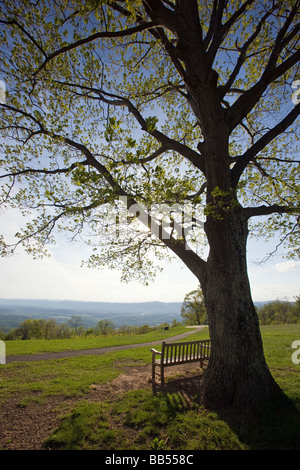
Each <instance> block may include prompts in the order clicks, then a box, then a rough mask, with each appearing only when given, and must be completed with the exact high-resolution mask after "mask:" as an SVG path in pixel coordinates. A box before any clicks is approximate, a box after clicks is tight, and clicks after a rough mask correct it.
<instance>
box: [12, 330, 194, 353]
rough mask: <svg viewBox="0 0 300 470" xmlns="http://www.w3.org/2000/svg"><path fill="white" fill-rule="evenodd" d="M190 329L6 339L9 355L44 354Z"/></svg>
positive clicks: (134, 341)
mask: <svg viewBox="0 0 300 470" xmlns="http://www.w3.org/2000/svg"><path fill="white" fill-rule="evenodd" d="M186 331H188V330H187V329H186V328H185V327H184V326H177V327H174V328H170V329H169V330H166V331H165V330H162V329H158V330H154V331H151V332H149V333H145V334H139V335H134V334H132V335H120V336H117V335H112V336H97V337H88V336H85V337H77V338H70V339H31V340H24V341H23V340H13V341H5V345H6V354H7V356H19V355H26V354H42V353H47V352H60V351H72V350H81V349H93V348H105V347H109V346H119V345H126V344H140V343H147V342H150V341H159V340H163V339H164V338H169V337H170V336H175V335H178V334H181V333H184V332H186Z"/></svg>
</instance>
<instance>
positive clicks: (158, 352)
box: [151, 348, 161, 354]
mask: <svg viewBox="0 0 300 470" xmlns="http://www.w3.org/2000/svg"><path fill="white" fill-rule="evenodd" d="M151 351H152V352H153V354H161V351H156V349H154V348H152V349H151Z"/></svg>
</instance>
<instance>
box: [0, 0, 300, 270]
mask: <svg viewBox="0 0 300 470" xmlns="http://www.w3.org/2000/svg"><path fill="white" fill-rule="evenodd" d="M187 3H188V4H189V5H188V7H187ZM298 7H299V4H298V1H285V2H274V1H267V2H258V1H253V0H247V1H244V2H242V1H230V2H228V1H210V2H201V1H198V2H196V1H194V0H192V1H190V2H186V1H179V2H178V1H177V2H175V1H174V2H173V1H157V0H155V1H154V0H153V1H141V0H138V1H125V0H124V1H109V0H95V1H94V0H89V1H87V2H85V4H82V2H77V1H67V0H60V1H59V2H48V1H45V0H42V1H39V2H37V3H36V4H33V3H32V2H30V1H25V2H23V1H22V2H21V1H15V2H8V1H2V2H1V20H0V23H1V25H2V33H1V37H0V40H1V54H2V64H1V72H0V73H1V77H2V78H3V79H4V82H5V85H6V99H5V102H3V100H2V102H1V105H0V106H1V122H0V128H1V135H2V147H1V154H2V156H1V168H2V170H1V179H2V182H3V185H2V189H3V193H2V201H3V202H2V204H3V205H4V206H8V205H9V206H13V207H21V209H22V211H24V212H23V213H24V214H28V213H32V214H33V218H32V219H29V222H28V224H27V226H26V227H24V228H23V229H22V230H20V232H19V233H18V234H17V236H18V239H19V241H17V242H16V243H14V242H13V243H9V242H6V243H5V242H4V240H2V253H3V254H5V253H7V252H10V251H11V250H14V248H15V246H16V245H17V244H18V243H22V244H23V245H25V246H26V247H27V249H28V251H29V252H34V254H37V253H39V252H40V251H41V250H43V249H44V248H45V246H46V245H47V243H49V242H51V241H53V239H54V238H53V233H54V228H56V229H58V230H63V231H67V232H68V233H69V237H70V238H71V239H72V240H74V239H76V238H77V239H80V240H84V241H85V242H86V243H89V244H91V245H92V246H93V249H94V251H93V253H92V256H91V258H90V264H91V265H99V264H101V263H105V264H106V265H107V264H110V265H111V266H113V267H119V260H118V258H119V256H120V255H121V256H122V260H123V263H124V264H123V265H124V266H125V269H124V277H125V278H128V276H136V275H137V273H138V272H144V274H146V276H147V277H149V276H150V274H151V272H152V269H151V267H149V264H150V265H151V266H152V264H153V256H152V255H150V256H148V253H149V250H151V251H152V252H154V254H155V257H156V258H157V257H158V256H159V255H160V254H161V253H162V249H163V248H165V247H167V248H170V249H171V251H172V252H175V253H176V254H179V256H180V254H181V250H182V247H183V246H186V243H187V242H188V243H189V247H190V248H192V250H191V253H190V256H192V253H194V252H195V253H197V254H201V253H203V251H201V250H200V251H199V247H201V246H203V245H204V243H205V239H204V238H205V236H204V232H203V230H202V229H203V223H202V221H204V220H205V217H206V216H207V215H208V214H213V215H214V216H215V217H221V216H220V214H219V210H220V208H221V209H222V210H223V211H224V210H225V211H226V210H227V211H228V210H230V207H232V206H233V205H234V204H235V203H236V199H235V196H234V195H233V193H235V192H236V193H237V196H238V197H237V200H238V202H239V203H240V204H243V205H244V207H245V211H246V214H247V217H249V218H250V217H254V216H258V215H263V216H266V217H265V218H264V224H262V223H261V222H260V223H259V224H258V225H256V226H255V225H253V228H254V233H259V234H260V235H264V236H265V237H269V236H272V234H273V233H274V230H275V229H278V230H279V232H280V243H284V244H286V245H287V247H288V248H290V247H293V249H292V250H290V252H289V253H290V256H297V255H298V254H299V250H298V247H296V249H295V237H297V236H298V235H299V224H298V219H297V217H298V213H299V186H298V184H299V183H298V180H297V176H299V162H300V161H299V159H297V157H296V151H297V148H296V139H295V135H296V132H297V127H296V124H297V121H296V118H297V116H298V114H299V107H300V104H299V102H298V101H299V99H298V94H297V93H298V91H299V90H298V91H297V86H299V84H298V85H297V83H298V82H297V80H296V79H297V71H298V61H299V58H300V56H299V49H298V48H297V45H298V37H299V23H297V13H298ZM189 21H190V26H191V31H192V30H193V28H194V29H195V31H196V26H197V27H198V26H199V28H198V30H197V34H198V36H197V37H195V38H194V39H195V45H197V47H196V48H195V50H193V49H192V48H191V47H190V45H189V44H188V40H185V38H184V34H183V32H184V30H185V28H186V26H187V23H188V22H189ZM195 34H196V33H195ZM196 68H198V69H199V70H200V71H201V74H202V75H203V76H202V78H203V83H207V85H206V86H207V87H208V88H207V89H209V86H213V88H214V96H213V97H212V99H213V100H215V101H216V100H217V103H215V104H214V106H216V107H217V108H218V111H219V112H220V113H221V114H222V116H225V117H226V122H227V124H228V128H229V141H228V157H227V166H228V168H229V169H230V175H231V183H230V185H229V186H228V185H227V187H226V188H225V187H224V188H223V187H220V186H218V185H216V184H215V183H211V182H210V181H209V180H210V178H209V169H208V164H207V159H208V156H207V155H206V149H205V144H206V140H207V139H208V133H209V130H210V129H209V126H210V125H211V119H212V117H211V116H210V117H209V116H207V111H204V109H203V112H202V110H201V109H197V105H196V97H195V96H193V94H192V93H195V90H194V88H195V87H193V84H192V81H193V80H195V77H193V71H194V70H196ZM195 76H196V74H195ZM202 86H203V85H202ZM292 86H294V87H296V88H295V89H293V88H292ZM211 103H212V102H211ZM198 107H199V106H198ZM212 107H213V105H212ZM203 108H204V107H203ZM205 113H206V114H205ZM208 190H209V191H210V193H211V194H212V198H211V200H209V202H208V201H207V197H206V196H207V191H208ZM120 201H121V202H120ZM122 201H123V202H124V201H125V204H126V205H127V207H130V206H131V207H134V211H133V212H134V213H133V215H132V217H129V218H126V215H125V219H124V218H123V220H125V221H126V222H127V225H126V224H125V226H126V230H125V228H124V225H123V226H122V225H121V224H119V223H118V222H119V219H121V216H120V212H121V214H124V213H123V212H122V208H123V207H124V206H123V204H122ZM165 205H167V207H168V209H167V210H166V209H165ZM175 205H176V208H177V210H175V211H173V212H170V209H169V207H170V206H173V207H174V206H175ZM183 205H184V209H185V216H186V220H187V221H188V222H189V223H188V226H190V221H191V220H192V221H193V222H195V221H196V222H198V223H197V224H195V223H194V225H193V230H187V229H186V230H181V232H180V230H177V231H176V230H175V229H174V222H176V217H177V220H178V221H179V223H181V222H182V218H181V213H180V210H178V207H181V208H182V207H183ZM140 208H142V211H141V210H139V209H140ZM144 209H145V211H144ZM142 212H143V213H144V216H145V217H146V221H147V222H148V225H149V226H150V224H151V223H152V233H154V235H153V234H151V233H149V230H148V228H146V229H144V230H142V231H141V230H140V224H138V225H137V224H136V219H137V215H138V216H140V219H141V218H142V215H141V214H142ZM282 214H285V216H284V217H283V216H282ZM162 219H163V221H164V223H161V221H162ZM27 220H28V219H27ZM144 220H145V218H144V219H143V221H144ZM199 220H200V223H199ZM163 225H165V227H169V230H167V232H166V231H164V230H163V229H164V226H163ZM196 225H197V226H199V229H201V236H200V232H199V230H198V231H197V230H196ZM182 226H184V225H182ZM159 230H160V231H159ZM162 230H163V233H164V234H165V236H164V240H163V242H162V241H161V239H162V236H161V233H162ZM182 232H183V233H182ZM116 234H117V235H118V236H116ZM157 234H158V235H159V234H160V236H157ZM33 240H34V243H33ZM195 242H196V243H195ZM296 243H297V242H296ZM167 251H168V253H170V250H167ZM132 253H134V256H132ZM147 259H148V262H149V264H148V265H147V263H146V260H147ZM126 260H127V263H125V261H126ZM145 266H147V267H146V268H145ZM143 269H144V271H143Z"/></svg>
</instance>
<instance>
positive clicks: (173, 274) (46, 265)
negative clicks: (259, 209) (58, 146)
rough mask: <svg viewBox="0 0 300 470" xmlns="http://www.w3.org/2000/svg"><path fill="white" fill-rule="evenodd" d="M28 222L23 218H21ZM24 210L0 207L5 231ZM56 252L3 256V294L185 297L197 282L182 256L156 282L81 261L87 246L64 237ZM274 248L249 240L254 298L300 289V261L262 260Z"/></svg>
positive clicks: (283, 296) (287, 296) (290, 296)
mask: <svg viewBox="0 0 300 470" xmlns="http://www.w3.org/2000/svg"><path fill="white" fill-rule="evenodd" d="M22 225H23V224H22ZM19 228H20V216H19V215H18V214H16V213H15V212H7V213H3V212H2V213H0V232H1V233H15V232H16V231H17V230H18V229H19ZM49 248H50V252H51V255H52V256H51V258H45V259H42V260H34V259H33V258H32V257H31V256H30V255H28V254H26V253H25V252H24V251H22V250H21V249H19V251H18V252H17V254H16V255H14V256H12V257H7V258H0V280H1V282H0V298H9V299H16V298H19V299H20V298H22V299H25V298H27V299H29V298H30V299H32V298H35V299H59V300H62V299H68V300H84V301H99V302H148V301H161V302H182V301H183V300H184V296H185V295H186V294H187V293H188V292H190V291H192V290H194V289H196V288H197V286H198V281H197V279H196V278H195V276H194V275H193V274H192V273H191V272H190V271H189V270H188V269H187V268H185V267H184V265H183V263H182V262H181V261H180V260H175V261H174V262H172V263H169V262H168V263H167V262H166V263H165V264H164V265H163V267H164V270H163V272H162V273H159V274H158V275H157V278H156V280H155V281H154V282H150V283H149V285H148V286H144V285H143V284H140V283H138V282H130V283H128V284H125V283H122V282H120V277H121V273H120V272H119V271H116V270H115V271H112V270H109V269H104V270H96V269H90V268H83V267H81V266H80V264H81V260H82V259H83V258H84V257H85V255H86V254H87V253H86V249H85V248H84V247H80V246H79V245H78V244H71V243H69V242H67V241H65V240H64V239H63V238H59V240H58V242H57V244H56V245H51V246H50V247H49ZM272 248H274V245H272V246H269V245H267V244H266V243H264V242H263V241H259V242H258V241H256V240H251V239H250V240H249V242H248V274H249V278H250V284H251V289H252V298H253V300H254V301H256V302H258V301H270V300H277V299H279V300H290V301H293V300H294V298H295V296H296V295H298V294H300V282H299V281H300V261H299V260H287V259H284V258H282V257H281V256H280V255H279V254H275V255H274V256H273V257H272V258H271V259H270V260H269V261H267V262H265V263H263V264H259V263H258V261H261V260H262V259H263V258H264V256H265V255H266V254H267V253H268V252H270V251H271V249H272Z"/></svg>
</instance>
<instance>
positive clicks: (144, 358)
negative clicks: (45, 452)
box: [0, 325, 300, 450]
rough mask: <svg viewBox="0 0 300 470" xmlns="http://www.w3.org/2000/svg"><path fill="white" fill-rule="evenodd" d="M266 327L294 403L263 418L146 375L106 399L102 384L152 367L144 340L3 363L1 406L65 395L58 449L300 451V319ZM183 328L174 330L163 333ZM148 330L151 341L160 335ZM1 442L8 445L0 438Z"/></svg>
mask: <svg viewBox="0 0 300 470" xmlns="http://www.w3.org/2000/svg"><path fill="white" fill-rule="evenodd" d="M175 330H176V333H174V331H175ZM261 330H262V335H263V342H264V348H265V355H266V359H267V362H268V365H269V367H270V369H271V371H272V373H273V375H274V377H275V378H276V380H277V382H278V384H279V385H280V386H281V387H282V389H283V390H284V392H285V394H286V396H287V397H288V399H289V402H288V403H286V402H285V401H284V402H281V403H279V404H276V405H271V404H270V405H269V406H267V407H265V408H264V409H263V410H262V411H261V415H260V416H259V417H256V418H255V419H254V418H248V419H245V418H244V417H242V416H240V415H238V414H234V413H232V412H231V411H230V410H208V409H205V408H203V407H202V406H201V405H200V404H199V403H198V401H197V396H196V395H193V396H191V395H188V394H186V393H183V391H182V390H180V389H178V388H177V389H176V390H168V391H165V392H158V393H153V391H152V389H151V386H149V384H148V385H146V384H145V385H144V386H143V385H142V386H141V385H140V384H139V383H138V381H137V383H136V386H135V387H134V389H131V390H129V391H126V390H124V391H123V392H122V393H117V390H114V387H112V388H111V390H112V394H111V396H109V393H106V395H103V397H104V399H99V396H100V395H99V393H100V390H102V391H105V390H110V384H111V383H113V384H114V383H115V381H116V380H118V377H120V379H122V377H123V375H124V374H126V373H129V372H128V371H130V370H132V371H133V369H134V370H135V371H138V370H143V368H147V367H149V365H150V361H151V353H150V351H149V347H142V346H141V347H140V348H138V349H132V350H130V349H129V350H122V351H118V352H114V353H108V354H105V355H102V356H81V357H80V356H79V357H70V358H66V359H60V360H51V361H37V362H32V363H26V362H18V363H12V364H7V365H5V366H3V365H2V366H0V367H1V368H0V373H1V375H0V397H1V398H0V401H1V403H0V405H1V404H3V406H4V404H5V403H7V402H8V401H9V400H10V399H11V398H12V397H14V399H17V400H18V404H19V406H20V407H22V409H24V410H26V407H28V408H29V407H30V403H32V401H35V402H39V403H40V406H41V408H42V407H43V405H45V404H46V403H47V401H50V398H51V397H52V399H53V398H55V397H60V398H62V399H63V400H62V401H60V405H59V407H58V408H57V410H56V412H57V413H58V415H59V416H60V420H59V423H58V424H57V425H56V426H55V428H54V429H53V430H52V431H51V432H50V433H48V436H47V437H46V438H45V439H44V440H43V443H44V444H43V445H45V446H46V448H50V449H68V450H72V449H105V450H110V449H111V450H122V449H154V450H195V449H197V450H248V449H258V450H259V449H267V450H273V449H291V450H300V418H299V416H300V373H299V372H300V364H298V365H297V364H293V362H292V360H291V356H292V353H293V352H294V350H293V349H292V348H291V345H292V342H293V341H294V340H297V339H300V325H276V326H264V327H262V328H261ZM181 332H182V330H180V329H179V328H178V329H175V328H174V329H171V330H169V331H163V332H162V334H163V337H166V336H167V335H166V333H167V334H168V335H170V336H173V335H174V334H179V333H181ZM154 333H158V332H154ZM207 334H208V330H207V329H205V330H203V331H200V332H197V333H195V334H193V335H192V336H190V337H189V339H191V340H192V339H197V338H206V337H207ZM151 335H152V333H151ZM140 336H143V338H144V341H145V342H148V341H154V340H155V339H156V338H154V337H153V336H152V337H151V338H152V339H149V336H148V334H146V335H140ZM111 339H112V340H114V341H115V340H116V339H117V340H118V338H111ZM119 339H120V340H121V337H120V338H119ZM123 339H124V338H123ZM158 339H160V338H158ZM105 340H107V341H110V339H109V338H105ZM127 340H128V341H129V339H128V338H127ZM131 342H132V343H137V342H138V340H137V337H136V336H132V337H131ZM28 343H30V341H28ZM118 344H120V343H119V342H118ZM81 346H82V347H83V348H84V349H85V348H88V347H95V345H93V346H87V345H85V346H83V343H82V344H81ZM81 346H80V347H81ZM35 347H36V346H35ZM64 347H65V346H64ZM73 348H74V349H77V348H75V347H74V345H73V346H72V347H71V348H70V349H73ZM7 349H10V350H11V348H10V346H9V348H8V347H7ZM36 351H37V349H35V351H34V352H36ZM32 352H33V350H32ZM11 354H12V353H11ZM14 354H20V353H19V352H14ZM120 374H123V375H120ZM132 375H133V376H134V373H133V374H132ZM112 381H113V382H112ZM120 381H121V380H120ZM93 388H95V390H93ZM98 391H99V393H98ZM113 392H116V393H114V395H113ZM64 403H67V405H64ZM0 421H1V420H0ZM19 426H22V422H20V423H19ZM0 435H1V433H0ZM1 448H6V447H5V445H3V443H2V442H1V438H0V449H1Z"/></svg>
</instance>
